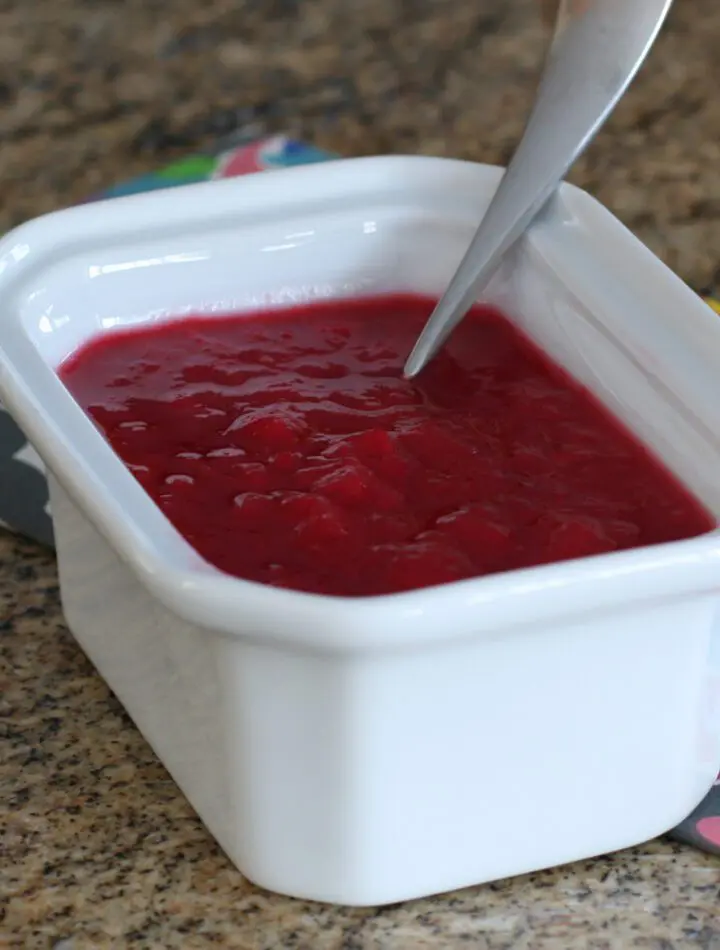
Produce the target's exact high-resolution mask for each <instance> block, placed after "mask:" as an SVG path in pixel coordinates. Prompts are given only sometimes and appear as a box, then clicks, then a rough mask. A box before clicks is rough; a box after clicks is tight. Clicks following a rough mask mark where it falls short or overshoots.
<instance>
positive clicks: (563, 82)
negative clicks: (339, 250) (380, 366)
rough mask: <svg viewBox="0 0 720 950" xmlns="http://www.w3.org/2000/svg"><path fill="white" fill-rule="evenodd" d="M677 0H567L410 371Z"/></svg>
mask: <svg viewBox="0 0 720 950" xmlns="http://www.w3.org/2000/svg"><path fill="white" fill-rule="evenodd" d="M671 4H672V0H561V3H560V7H559V11H558V17H557V23H556V25H555V34H554V36H553V41H552V44H551V46H550V50H549V53H548V57H547V61H546V64H545V69H544V72H543V76H542V79H541V81H540V86H539V88H538V93H537V97H536V99H535V104H534V106H533V109H532V111H531V113H530V118H529V119H528V123H527V126H526V127H525V133H524V135H523V137H522V139H521V141H520V144H519V145H518V147H517V150H516V151H515V154H514V155H513V157H512V160H511V162H510V164H509V165H508V168H507V171H506V172H505V175H504V176H503V178H502V181H501V183H500V186H499V188H498V190H497V192H496V193H495V196H494V197H493V200H492V202H491V203H490V206H489V208H488V209H487V211H486V213H485V216H484V217H483V219H482V221H481V223H480V226H479V228H478V230H477V232H476V233H475V236H474V238H473V239H472V242H471V244H470V247H469V249H468V251H467V253H466V255H465V257H464V258H463V260H462V262H461V264H460V267H459V268H458V270H457V271H456V273H455V276H454V277H453V278H452V280H451V281H450V284H449V286H448V288H447V290H446V291H445V293H444V295H443V297H442V299H441V300H440V301H439V303H438V305H437V306H436V307H435V310H434V311H433V313H432V315H431V316H430V319H429V320H428V322H427V324H426V325H425V328H424V329H423V331H422V333H421V334H420V336H419V338H418V341H417V343H416V344H415V347H414V349H413V351H412V353H411V354H410V356H409V358H408V361H407V363H406V364H405V376H406V377H408V378H409V377H413V376H415V375H417V373H419V372H420V370H421V369H422V368H423V367H424V366H425V364H426V363H427V362H428V360H430V359H432V357H433V356H434V355H435V354H436V353H437V351H438V350H439V349H440V347H441V346H442V344H443V343H444V342H445V340H446V339H447V337H448V336H449V335H450V333H451V332H452V331H453V330H454V328H455V327H456V326H457V325H458V323H459V322H460V321H461V320H462V318H463V317H464V316H465V314H466V313H467V311H468V310H469V308H470V307H471V306H472V304H473V303H474V302H475V301H476V300H477V298H478V295H479V294H480V293H481V291H482V290H483V288H484V287H485V286H486V285H487V283H488V281H489V280H490V278H491V277H492V275H493V273H494V272H495V270H496V269H497V267H498V265H499V264H500V261H501V260H502V257H503V255H504V254H505V253H506V251H507V250H508V249H509V248H510V247H511V246H512V245H513V244H514V243H515V241H517V239H518V238H519V237H520V236H521V235H522V234H523V233H524V232H525V231H526V229H527V228H528V227H529V225H530V224H531V223H532V221H533V219H534V218H535V217H536V215H537V214H538V212H539V211H540V210H541V209H542V208H543V206H544V205H545V204H546V203H547V201H548V200H549V199H550V197H551V196H552V195H553V193H554V192H555V190H556V188H557V187H558V185H559V184H560V182H561V181H562V179H563V178H564V177H565V174H566V173H567V171H568V169H569V168H570V166H571V165H572V163H573V162H574V161H575V159H576V158H577V157H578V155H580V153H581V152H582V151H583V150H584V149H585V147H586V146H587V145H588V144H589V142H590V141H591V140H592V138H593V137H594V135H595V133H596V132H597V131H598V129H599V128H600V127H601V126H602V124H603V123H604V122H605V120H606V119H607V117H608V116H609V115H610V113H611V112H612V110H613V109H614V108H615V105H616V104H617V102H618V100H619V99H620V97H621V96H622V94H623V93H624V92H625V90H626V89H627V87H628V86H629V85H630V83H631V81H632V79H633V78H634V76H635V74H636V73H637V71H638V69H639V68H640V66H641V65H642V63H643V60H644V59H645V57H646V56H647V54H648V52H649V51H650V48H651V47H652V45H653V43H654V41H655V37H656V36H657V34H658V32H659V30H660V27H661V26H662V23H663V20H664V19H665V17H666V15H667V12H668V10H669V9H670V6H671Z"/></svg>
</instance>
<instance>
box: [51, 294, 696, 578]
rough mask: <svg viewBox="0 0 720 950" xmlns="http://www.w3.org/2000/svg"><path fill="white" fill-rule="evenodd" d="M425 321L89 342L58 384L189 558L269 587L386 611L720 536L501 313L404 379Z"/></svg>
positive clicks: (322, 320)
mask: <svg viewBox="0 0 720 950" xmlns="http://www.w3.org/2000/svg"><path fill="white" fill-rule="evenodd" d="M431 308H432V301H430V300H426V299H423V298H418V297H411V296H396V297H385V298H376V299H367V300H355V301H343V302H337V301H336V302H332V303H315V304H312V305H309V306H303V307H295V308H293V309H291V310H283V311H275V312H271V313H263V314H256V315H251V316H248V315H243V316H239V315H229V316H227V317H213V318H212V319H207V318H202V317H197V318H188V319H181V320H179V321H177V322H174V323H166V324H162V325H158V324H155V325H153V326H150V327H145V328H140V329H133V330H124V331H119V332H116V333H113V334H108V335H106V336H104V337H102V338H100V339H98V340H95V341H92V342H90V343H89V344H88V345H87V346H85V347H84V348H83V349H82V350H81V351H79V352H78V353H76V354H75V355H73V356H72V357H71V358H70V359H69V360H68V361H67V362H66V363H65V364H64V365H63V367H62V368H61V376H62V379H63V380H64V382H65V384H66V385H67V386H68V388H69V389H70V391H71V392H72V394H73V395H74V397H75V398H76V399H77V401H78V402H79V403H80V405H81V406H82V407H83V408H84V409H85V410H86V411H87V412H88V413H89V415H90V416H91V418H92V419H93V420H94V422H95V423H96V425H97V426H98V428H99V429H100V430H101V432H103V433H104V435H105V437H106V438H107V440H108V441H109V442H110V444H111V445H112V447H113V448H114V449H115V451H116V452H117V454H118V455H119V456H120V458H122V459H123V461H124V462H125V463H126V464H127V465H128V467H129V468H130V470H131V471H132V472H133V474H134V475H135V477H136V478H137V479H138V481H139V482H140V483H141V484H142V485H143V486H144V487H145V489H146V490H147V492H148V493H149V494H150V496H151V497H152V498H153V499H154V500H155V501H156V502H157V504H158V505H159V506H160V508H161V509H162V510H163V511H164V512H165V514H166V515H167V517H168V518H169V519H170V521H171V522H172V523H173V524H174V525H175V526H176V528H177V529H178V530H179V531H180V532H181V533H182V534H183V535H184V537H185V538H187V540H188V541H189V542H190V543H191V544H192V545H193V546H194V547H195V549H196V550H197V551H198V552H199V553H200V554H201V555H202V556H203V557H204V558H205V559H206V560H207V561H209V562H210V563H211V564H214V565H215V566H217V567H218V568H220V569H221V570H223V571H226V572H228V573H230V574H234V575H236V576H238V577H243V578H247V579H251V580H255V581H261V582H264V583H267V584H272V585H276V586H281V587H288V588H294V589H297V590H306V591H315V592H320V593H326V594H339V595H371V594H381V593H388V592H395V591H402V590H407V589H411V588H418V587H425V586H428V585H432V584H440V583H444V582H448V581H454V580H458V579H460V578H467V577H474V576H478V575H483V574H491V573H494V572H496V571H507V570H510V569H513V568H519V567H525V566H530V565H535V564H543V563H546V562H551V561H560V560H564V559H568V558H576V557H583V556H586V555H591V554H597V553H600V552H606V551H613V550H616V549H621V548H631V547H636V546H640V545H647V544H653V543H656V542H662V541H672V540H675V539H680V538H686V537H691V536H693V535H698V534H701V533H702V532H704V531H707V530H710V529H711V528H712V527H713V526H714V523H713V521H712V520H711V518H710V516H709V515H708V514H707V513H706V512H705V511H704V510H703V509H701V507H700V506H699V505H698V504H697V503H696V502H695V501H694V500H693V499H692V498H691V497H690V496H689V495H688V494H687V493H686V492H685V490H684V489H683V488H682V487H681V486H680V485H679V484H678V483H677V482H676V481H675V480H674V479H673V478H672V477H671V476H670V475H669V474H668V472H667V471H666V470H665V469H664V468H663V467H662V466H660V465H659V464H658V463H657V462H656V461H655V460H654V459H653V458H652V457H651V456H650V455H649V454H648V453H647V452H646V451H645V450H644V449H643V448H642V447H641V446H640V445H639V444H638V443H637V442H635V441H634V440H633V439H632V438H631V437H630V435H629V434H628V433H627V432H626V431H625V430H624V429H622V428H621V427H620V425H619V424H618V423H617V422H616V421H615V420H614V419H612V418H611V417H610V415H609V414H608V413H606V412H605V411H604V410H603V409H602V408H601V407H600V406H599V405H598V404H597V403H596V402H595V400H594V399H593V398H592V397H590V396H589V394H587V393H586V392H585V391H584V390H583V389H581V388H580V387H579V386H578V385H577V384H575V383H574V382H572V381H571V380H570V379H569V378H568V377H567V376H566V374H565V373H564V372H563V371H561V370H560V369H559V368H557V367H556V366H554V365H553V364H551V363H550V362H549V361H548V359H547V358H546V357H545V356H544V355H542V354H541V353H540V351H539V350H538V349H537V348H536V347H535V346H534V345H533V344H531V343H530V342H529V341H528V340H527V339H525V338H524V337H523V336H522V335H521V334H520V333H518V331H517V330H515V329H514V328H513V327H512V325H511V324H510V323H509V322H508V321H507V320H506V319H505V318H504V317H503V316H502V315H501V314H499V313H497V312H496V311H494V310H490V309H487V308H481V307H477V308H475V309H474V310H473V311H472V312H471V314H470V315H469V317H468V318H467V319H466V320H465V321H464V323H463V324H462V325H461V327H460V328H459V330H458V331H457V332H456V333H455V335H454V336H453V338H452V339H451V341H450V343H449V344H448V345H447V346H446V348H445V349H444V351H443V352H442V353H441V354H440V356H439V357H437V359H436V360H435V361H434V362H433V363H431V364H430V366H429V367H428V368H427V370H426V371H425V372H424V373H423V374H421V376H420V378H419V379H418V380H416V381H412V382H408V381H406V380H404V379H403V378H402V374H401V371H402V365H403V362H404V360H405V357H406V356H407V354H408V352H409V351H410V348H411V346H412V344H413V342H414V340H415V338H416V335H417V333H418V332H419V330H420V329H421V327H422V325H423V323H424V321H425V320H426V318H427V316H428V315H429V312H430V310H431Z"/></svg>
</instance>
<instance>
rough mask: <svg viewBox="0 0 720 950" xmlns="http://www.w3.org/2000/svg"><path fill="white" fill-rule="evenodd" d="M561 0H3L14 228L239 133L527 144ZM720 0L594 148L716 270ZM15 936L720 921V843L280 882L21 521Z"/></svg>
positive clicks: (229, 938)
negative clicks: (170, 747)
mask: <svg viewBox="0 0 720 950" xmlns="http://www.w3.org/2000/svg"><path fill="white" fill-rule="evenodd" d="M536 5H537V0H402V2H401V0H367V2H365V3H362V4H353V3H348V2H347V0H302V2H296V0H240V2H235V3H233V2H231V0H193V2H192V3H191V2H190V0H175V2H173V3H169V2H167V0H165V2H160V0H122V2H121V0H23V2H20V0H17V2H15V3H10V2H6V0H5V2H3V0H0V181H2V182H3V187H2V190H1V192H0V229H3V228H6V227H8V226H10V225H12V224H15V223H18V222H19V221H21V220H22V219H24V218H27V217H29V216H31V215H34V214H37V213H40V212H42V211H46V210H49V209H51V208H54V207H57V206H59V205H61V204H66V203H69V202H71V201H73V200H76V199H79V198H81V197H82V196H83V195H86V194H88V193H90V192H93V191H96V190H98V189H99V188H101V187H102V186H104V185H107V184H110V183H112V182H113V181H115V180H117V179H118V178H122V177H126V176H128V175H130V174H132V173H138V172H141V171H145V170H149V169H151V168H153V167H155V166H157V165H158V164H160V163H162V162H165V161H167V160H169V159H171V158H173V157H175V156H177V155H178V154H181V153H183V152H186V151H187V150H189V149H193V148H200V147H205V146H207V145H209V144H210V143H211V142H212V141H213V140H214V139H215V137H216V136H217V135H222V134H226V133H230V132H235V131H244V132H254V131H257V132H258V133H263V132H268V131H276V130H288V131H291V132H295V133H298V134H300V135H302V136H304V137H306V138H308V139H312V140H313V141H314V142H315V143H316V144H318V145H321V146H325V147H328V148H332V149H336V150H338V151H340V152H344V153H348V154H361V153H363V154H364V153H372V152H386V151H405V152H424V153H433V154H440V155H456V156H461V157H465V158H472V159H479V160H486V161H502V160H503V159H504V158H505V157H506V156H507V155H508V153H509V150H510V149H511V148H512V145H513V143H514V142H515V140H516V138H517V136H518V134H519V131H520V128H521V124H522V116H523V111H524V109H525V108H526V105H527V103H528V100H529V97H530V95H531V92H532V88H533V81H534V77H535V75H536V71H537V66H538V63H539V60H540V56H541V50H542V42H543V30H542V28H541V26H540V24H539V21H538V18H537V13H536ZM719 49H720V7H718V5H717V0H677V3H676V8H675V12H674V14H673V16H672V19H671V23H670V26H669V27H668V29H667V30H666V32H665V34H664V36H663V38H662V40H661V41H660V43H659V45H658V48H657V50H656V52H655V54H654V55H653V58H652V61H651V63H650V64H649V65H648V66H647V68H646V69H645V71H644V72H643V74H642V76H641V78H640V80H639V81H638V82H637V84H636V85H635V87H634V88H633V89H632V91H631V93H630V94H629V95H628V97H627V99H626V100H625V101H624V102H623V104H622V106H621V108H620V109H619V111H618V113H617V115H616V116H615V117H614V118H613V120H612V122H611V124H610V126H609V127H608V128H607V130H606V131H605V132H604V133H603V134H602V136H601V138H600V139H599V141H598V142H597V143H596V144H595V145H594V146H593V148H592V150H591V151H590V153H589V154H588V156H587V157H586V158H585V159H584V160H583V161H582V162H581V164H580V165H579V167H578V168H577V169H576V170H575V172H574V173H573V178H574V180H575V181H576V182H578V183H579V184H581V185H583V186H584V187H586V188H588V189H589V190H590V191H592V192H593V193H594V194H596V195H597V196H598V197H600V198H601V199H602V200H603V201H604V202H605V203H606V204H607V205H609V206H610V208H612V209H613V210H614V211H615V212H616V213H617V214H619V216H620V217H621V218H623V219H624V220H625V221H626V222H627V223H628V224H629V225H630V227H631V228H632V229H633V230H634V231H635V232H636V233H638V234H639V235H640V236H641V237H642V238H643V239H644V240H646V241H647V242H648V243H649V244H650V245H651V246H652V247H653V248H654V249H655V250H656V251H658V252H659V253H660V254H661V256H663V257H664V258H665V259H666V260H667V261H668V262H669V263H670V265H671V266H673V267H674V268H675V269H676V270H678V271H679V272H680V273H681V274H682V275H683V276H685V277H686V278H687V279H689V280H690V281H691V282H693V283H695V284H696V285H698V286H700V285H704V284H709V283H710V282H711V281H712V280H713V278H714V275H715V273H716V270H717V266H718V263H720V204H719V202H720V56H718V50H719ZM0 651H1V652H0V718H1V719H2V723H3V730H4V732H3V738H2V747H1V749H0V947H7V948H13V950H14V948H18V950H20V948H22V950H41V948H42V950H48V948H54V950H90V948H92V950H104V948H112V950H116V948H125V947H138V948H166V947H167V948H176V947H177V948H183V950H194V948H198V950H201V948H202V950H204V948H210V947H212V946H222V947H227V948H237V950H270V948H278V947H282V948H288V950H293V948H295V950H380V948H383V950H385V948H387V950H393V948H403V950H405V948H408V950H409V948H412V950H421V948H423V947H438V948H441V947H449V948H455V947H458V948H459V947H465V946H467V947H472V948H477V950H510V948H512V950H546V948H547V950H573V948H575V947H578V948H579V947H583V948H588V950H601V948H602V950H606V948H615V947H622V948H643V950H674V948H681V947H689V948H698V950H719V948H720V865H719V864H718V861H717V859H716V858H713V857H711V856H709V855H706V854H703V853H701V852H699V851H695V850H693V849H691V848H689V847H684V846H680V845H673V844H670V843H668V842H664V841H663V842H654V843H652V844H649V845H646V846H643V847H640V848H635V849H633V850H631V851H627V852H624V853H622V854H618V855H614V856H611V857H607V858H600V859H597V860H594V861H587V862H583V863H581V864H578V865H573V866H570V867H567V868H561V869H559V870H552V871H547V872H543V873H541V874H537V875H532V876H529V877H523V878H518V879H514V880H511V881H505V882H500V883H498V884H493V885H487V886H484V887H479V888H474V889H470V890H467V891H463V892H461V893H458V894H454V895H449V896H443V897H438V898H434V899H431V900H426V901H419V902H416V903H412V904H408V905H400V906H393V907H388V908H384V909H381V910H379V911H377V910H343V909H334V908H326V907H319V906H317V905H312V904H309V903H304V902H300V901H291V900H288V899H284V898H281V897H275V896H273V895H269V894H266V893H262V892H259V891H258V890H256V889H254V888H253V887H251V886H250V885H248V884H247V883H245V882H244V881H243V879H242V878H241V876H240V875H239V874H238V873H237V872H236V871H235V870H234V869H233V868H232V867H231V866H230V864H229V862H228V861H227V859H226V858H225V857H224V855H223V854H222V852H220V851H219V849H218V848H217V846H216V845H215V844H214V842H213V841H212V840H211V839H210V837H209V836H208V834H207V833H206V831H205V830H204V828H203V827H202V825H201V824H200V823H199V821H198V820H197V818H196V817H195V816H194V814H193V813H192V811H191V809H190V808H189V806H188V804H187V802H186V801H185V800H184V798H183V797H182V795H181V794H180V793H179V792H178V790H177V788H176V786H175V785H174V783H173V782H172V781H171V780H170V779H169V777H168V776H167V774H166V773H165V771H164V770H163V768H162V767H161V766H160V765H159V763H158V762H157V760H156V758H155V757H154V755H153V754H152V752H151V751H150V749H149V748H148V747H147V745H146V744H145V742H144V741H143V739H142V738H141V737H140V735H139V734H138V732H137V731H136V730H135V728H134V727H133V725H132V723H131V722H130V721H129V720H128V718H127V717H126V716H125V714H124V713H123V710H122V708H121V707H120V706H119V704H118V702H117V701H116V700H115V699H114V697H113V696H112V695H111V694H110V693H109V692H108V690H107V688H106V687H105V685H104V684H103V682H102V681H101V680H100V678H99V677H98V676H97V675H96V674H95V672H94V671H93V669H92V667H91V666H90V664H89V663H88V661H87V660H86V659H85V658H84V657H83V655H82V654H81V653H80V651H79V650H78V648H77V647H76V646H75V644H74V642H73V641H72V639H71V638H70V636H69V634H68V632H67V631H66V629H65V627H64V626H63V622H62V616H61V611H60V604H59V600H58V587H57V576H56V572H55V563H54V560H53V558H52V557H51V555H50V554H48V553H47V552H46V551H44V550H43V549H41V548H40V547H38V546H35V545H33V544H31V543H28V542H23V541H18V540H17V539H15V538H13V537H11V536H10V535H8V534H6V533H3V532H2V531H0Z"/></svg>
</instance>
